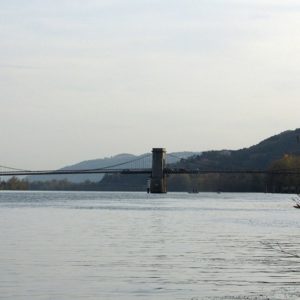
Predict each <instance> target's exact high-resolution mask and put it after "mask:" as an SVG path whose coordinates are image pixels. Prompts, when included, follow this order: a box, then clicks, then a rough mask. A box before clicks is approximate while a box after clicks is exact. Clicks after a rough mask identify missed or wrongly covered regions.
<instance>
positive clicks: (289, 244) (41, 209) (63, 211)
mask: <svg viewBox="0 0 300 300" xmlns="http://www.w3.org/2000/svg"><path fill="white" fill-rule="evenodd" d="M291 198H292V196H291V195H270V194H226V193H224V194H216V193H200V194H183V193H169V194H167V195H163V196H158V195H147V194H145V193H102V192H99V193H96V192H95V193H94V192H90V193H86V192H1V193H0V299H5V300H8V299H9V300H20V299H22V300H23V299H26V300H27V299H28V300H29V299H30V300H36V299H53V300H65V299H68V300H69V299H72V300H74V299H75V300H76V299H88V300H92V299H105V300H110V299H118V300H119V299H121V300H125V299H126V300H129V299H172V300H173V299H185V300H191V299H192V300H198V299H251V300H252V299H259V300H262V299H272V300H273V299H280V300H281V299H300V210H297V209H294V208H293V201H292V200H291Z"/></svg>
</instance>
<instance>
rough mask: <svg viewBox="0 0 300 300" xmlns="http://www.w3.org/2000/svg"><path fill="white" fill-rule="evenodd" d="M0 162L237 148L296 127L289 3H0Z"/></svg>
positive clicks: (295, 15) (299, 26) (298, 92)
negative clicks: (162, 150) (160, 150)
mask: <svg viewBox="0 0 300 300" xmlns="http://www.w3.org/2000/svg"><path fill="white" fill-rule="evenodd" d="M0 41H1V42H0V104H1V106H0V133H1V149H0V165H8V166H13V167H19V168H27V169H45V168H58V167H62V166H65V165H68V164H73V163H76V162H79V161H82V160H88V159H94V158H102V157H107V156H111V155H115V154H118V153H133V154H142V153H145V152H150V151H151V149H152V148H153V147H165V148H166V149H167V151H169V152H174V151H183V150H186V151H204V150H212V149H239V148H244V147H248V146H251V145H253V144H257V143H258V142H260V141H261V140H263V139H265V138H267V137H269V136H272V135H274V134H278V133H280V132H282V131H285V130H289V129H295V128H298V127H300V126H299V124H300V84H299V82H300V2H299V1H298V0H285V1H282V0H280V1H279V0H172V1H167V0H42V1H41V0H26V1H24V0H1V1H0Z"/></svg>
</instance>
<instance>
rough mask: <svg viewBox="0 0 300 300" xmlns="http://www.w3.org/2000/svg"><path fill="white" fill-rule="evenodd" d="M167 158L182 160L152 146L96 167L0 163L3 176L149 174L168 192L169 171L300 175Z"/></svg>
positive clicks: (153, 188) (153, 189) (156, 188)
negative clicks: (189, 165) (184, 164)
mask: <svg viewBox="0 0 300 300" xmlns="http://www.w3.org/2000/svg"><path fill="white" fill-rule="evenodd" d="M168 158H169V159H170V158H173V159H174V158H175V159H177V160H180V159H181V158H180V157H177V156H175V155H172V154H168V156H167V154H166V150H165V149H164V148H153V149H152V153H147V154H145V155H142V156H140V157H138V158H135V159H132V160H128V161H126V162H122V163H118V164H114V165H110V166H105V167H101V168H93V169H61V170H24V169H18V168H12V167H7V166H1V165H0V176H3V177H4V176H10V177H12V176H30V175H70V174H123V175H129V174H132V175H134V174H148V175H149V178H150V186H149V192H150V193H166V192H167V176H168V175H170V174H285V175H295V174H300V170H298V169H295V170H276V171H269V170H203V169H183V168H172V167H170V162H169V163H168Z"/></svg>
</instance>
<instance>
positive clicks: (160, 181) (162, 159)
mask: <svg viewBox="0 0 300 300" xmlns="http://www.w3.org/2000/svg"><path fill="white" fill-rule="evenodd" d="M165 165H166V149H164V148H153V149H152V174H151V182H150V193H153V194H162V193H166V192H167V176H166V174H165V172H164V170H165Z"/></svg>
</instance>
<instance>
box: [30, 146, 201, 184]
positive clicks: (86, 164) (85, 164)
mask: <svg viewBox="0 0 300 300" xmlns="http://www.w3.org/2000/svg"><path fill="white" fill-rule="evenodd" d="M196 154H200V152H188V151H186V152H174V153H170V154H168V155H167V161H168V163H170V164H172V163H176V162H178V161H179V160H180V158H187V157H189V156H192V155H196ZM144 155H145V154H142V155H133V154H127V153H123V154H118V155H115V156H111V157H106V158H99V159H93V160H86V161H82V162H79V163H76V164H74V165H70V166H65V167H63V168H61V169H59V170H80V169H96V168H104V167H107V166H113V165H117V164H122V163H125V162H127V161H131V160H135V159H139V158H141V157H143V156H144ZM151 164H152V158H151V157H149V158H147V159H146V160H145V162H144V165H143V167H145V168H151ZM138 167H139V161H137V162H133V163H131V164H130V168H138ZM118 168H121V169H122V168H124V169H127V168H129V167H128V165H123V166H120V167H118ZM103 176H104V175H103V174H87V175H86V174H76V175H38V176H28V177H27V178H26V179H27V180H28V181H29V182H33V181H51V180H67V181H68V182H73V183H80V182H84V181H87V180H89V181H91V182H99V181H101V180H102V178H103Z"/></svg>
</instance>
